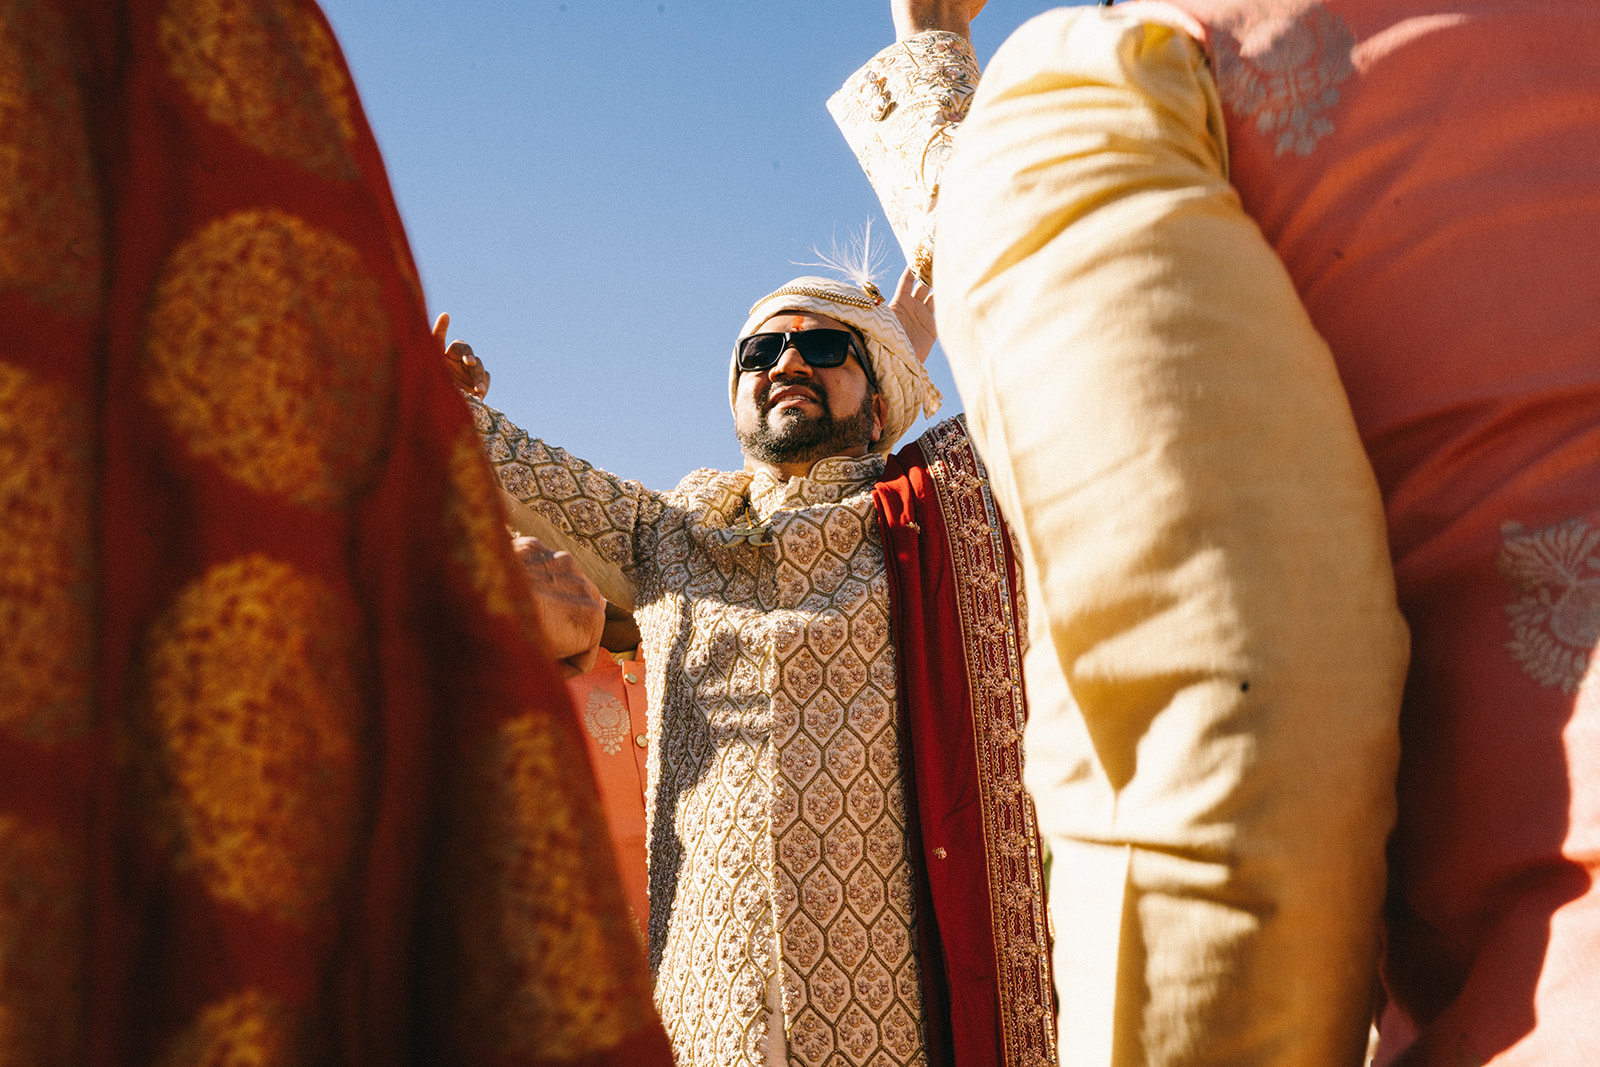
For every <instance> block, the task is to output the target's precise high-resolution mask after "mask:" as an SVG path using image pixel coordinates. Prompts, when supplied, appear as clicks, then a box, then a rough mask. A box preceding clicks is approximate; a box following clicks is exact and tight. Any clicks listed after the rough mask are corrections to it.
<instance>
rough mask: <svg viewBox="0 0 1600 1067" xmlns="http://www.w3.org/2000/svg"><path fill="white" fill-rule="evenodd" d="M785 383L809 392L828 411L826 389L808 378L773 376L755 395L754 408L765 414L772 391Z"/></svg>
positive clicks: (768, 409) (768, 408) (770, 405)
mask: <svg viewBox="0 0 1600 1067" xmlns="http://www.w3.org/2000/svg"><path fill="white" fill-rule="evenodd" d="M786 385H793V386H798V387H800V388H801V389H804V390H806V391H807V392H809V393H810V394H811V395H812V397H813V398H814V399H815V400H816V402H817V403H818V404H820V405H821V406H822V410H824V411H828V410H829V408H828V390H827V389H825V388H823V387H822V386H821V385H820V384H818V383H817V382H815V381H812V380H811V379H809V378H773V379H771V380H769V381H768V382H767V384H766V385H765V386H764V387H763V388H762V389H761V391H760V393H759V394H758V395H757V396H756V409H757V410H758V411H759V412H760V413H761V414H762V415H765V414H766V413H767V412H769V411H771V410H772V399H771V398H772V391H773V390H774V389H780V388H782V387H783V386H786Z"/></svg>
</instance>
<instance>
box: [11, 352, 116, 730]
mask: <svg viewBox="0 0 1600 1067" xmlns="http://www.w3.org/2000/svg"><path fill="white" fill-rule="evenodd" d="M88 442H89V428H88V418H87V416H86V414H85V413H84V412H83V410H82V409H81V408H80V407H79V405H78V404H77V403H76V402H75V401H74V400H73V399H72V397H71V396H69V395H68V394H67V392H66V391H65V390H64V389H62V388H61V387H59V386H57V385H54V384H52V383H49V382H46V381H43V380H41V379H39V378H37V377H35V376H34V375H32V374H29V373H28V372H27V371H24V370H22V369H21V368H18V367H13V366H11V365H9V364H6V363H0V633H3V634H5V635H6V636H5V640H4V641H0V730H4V731H5V732H7V733H9V734H11V735H12V736H14V737H18V738H23V739H26V740H29V741H38V742H44V743H55V742H61V741H65V740H69V739H71V738H73V737H76V736H78V735H79V734H81V733H82V732H83V731H84V730H85V729H86V728H87V727H88V725H89V718H90V715H91V710H90V692H91V689H90V670H91V665H90V650H91V646H92V643H93V637H94V615H93V611H94V605H93V602H92V601H93V592H94V591H93V588H92V583H93V566H94V564H93V557H92V555H91V549H92V546H93V543H94V536H93V530H92V526H91V519H90V516H91V513H92V505H93V493H94V469H93V465H92V462H91V459H90V455H89V443H88Z"/></svg>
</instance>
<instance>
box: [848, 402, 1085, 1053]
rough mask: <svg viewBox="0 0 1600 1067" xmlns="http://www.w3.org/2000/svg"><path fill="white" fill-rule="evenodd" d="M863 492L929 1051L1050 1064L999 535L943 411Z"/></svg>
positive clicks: (1012, 592) (1009, 577)
mask: <svg viewBox="0 0 1600 1067" xmlns="http://www.w3.org/2000/svg"><path fill="white" fill-rule="evenodd" d="M873 499H874V500H875V502H876V503H877V506H878V518H879V528H880V529H881V530H882V532H883V548H884V555H885V557H886V559H887V560H888V564H889V566H888V573H889V600H890V606H891V613H892V616H893V620H894V621H893V626H894V633H895V642H896V648H897V652H898V654H897V656H896V660H897V662H898V664H899V667H898V670H899V686H900V689H899V697H900V714H901V730H902V735H901V736H902V737H903V738H904V741H903V746H902V753H903V760H904V774H905V782H906V793H907V804H906V809H907V816H908V824H909V826H910V832H911V850H912V855H913V856H914V857H916V858H917V859H918V861H919V862H916V863H915V864H914V866H915V868H916V873H915V876H914V878H913V884H914V887H915V893H916V905H917V940H918V950H919V954H920V958H921V961H922V983H923V1004H924V1012H925V1017H926V1019H927V1028H928V1035H927V1038H928V1052H929V1059H930V1062H932V1063H934V1064H941V1065H944V1064H960V1065H961V1067H988V1065H990V1064H993V1065H996V1067H998V1065H1000V1064H1038V1063H1054V1062H1056V1050H1055V1001H1054V995H1053V992H1052V988H1051V984H1050V938H1049V932H1048V927H1047V922H1046V916H1045V884H1044V871H1043V863H1042V855H1041V851H1042V850H1041V848H1040V845H1039V835H1038V829H1037V826H1036V824H1035V820H1034V813H1033V803H1032V801H1031V799H1030V798H1029V797H1028V795H1027V793H1026V792H1025V791H1024V790H1023V788H1022V726H1023V723H1024V722H1025V721H1026V718H1027V706H1026V703H1025V702H1024V698H1023V690H1022V647H1021V638H1020V633H1021V630H1022V624H1023V621H1024V618H1025V611H1024V607H1023V604H1022V602H1021V599H1020V596H1019V591H1018V589H1017V583H1016V581H1015V576H1016V573H1017V572H1016V569H1015V567H1016V561H1015V559H1014V558H1013V554H1012V546H1011V538H1010V534H1009V533H1008V532H1007V530H1006V528H1005V525H1004V523H1003V521H1002V520H1001V518H1000V513H999V510H998V509H997V508H996V506H995V503H994V498H993V497H992V496H991V494H990V492H989V483H988V475H987V472H986V471H985V470H984V467H983V463H982V461H981V460H980V459H979V458H978V455H977V452H976V451H975V450H974V449H973V447H972V443H971V441H970V440H969V439H968V437H967V434H966V426H965V423H964V422H963V421H962V420H960V419H959V418H958V419H950V420H947V421H945V422H942V423H940V424H939V425H937V426H935V427H933V428H932V429H930V430H929V431H928V432H927V433H925V434H924V435H923V436H922V437H921V438H920V439H919V440H918V441H917V442H916V443H915V444H912V445H909V446H907V447H906V448H904V449H902V450H900V451H899V452H898V453H896V454H895V455H893V456H891V457H890V458H889V461H888V464H887V466H886V467H885V468H884V473H883V479H882V481H880V482H879V483H878V485H877V486H876V487H875V488H874V490H873ZM996 619H998V620H1001V623H1002V625H999V626H995V625H993V620H996Z"/></svg>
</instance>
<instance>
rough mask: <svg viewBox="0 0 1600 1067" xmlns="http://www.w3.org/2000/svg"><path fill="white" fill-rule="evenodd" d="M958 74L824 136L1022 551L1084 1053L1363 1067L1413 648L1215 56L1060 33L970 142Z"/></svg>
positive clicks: (1139, 27)
mask: <svg viewBox="0 0 1600 1067" xmlns="http://www.w3.org/2000/svg"><path fill="white" fill-rule="evenodd" d="M1274 25H1276V24H1274ZM1265 37H1266V35H1265V34H1264V33H1263V34H1262V38H1263V39H1265ZM1285 39H1287V40H1291V41H1293V40H1296V39H1295V38H1285ZM958 54H959V55H961V56H964V57H965V58H966V60H967V61H968V62H970V56H971V53H970V50H968V49H967V47H966V45H965V42H964V41H962V39H961V38H959V37H955V36H954V35H950V34H929V35H923V36H920V37H917V38H912V39H911V40H908V41H907V42H905V43H903V44H901V45H897V46H895V47H893V48H891V49H889V50H887V51H886V52H884V53H881V54H880V55H879V56H878V57H876V58H874V59H873V60H872V61H871V63H869V64H868V66H867V67H866V68H865V69H864V70H863V71H862V72H860V73H859V74H857V75H856V76H855V77H854V78H853V79H852V81H851V83H850V84H849V85H848V86H847V87H846V88H845V89H844V90H843V91H841V93H840V94H839V95H838V96H836V97H835V98H834V100H833V101H832V102H831V103H830V107H831V108H832V109H833V111H834V114H835V117H836V118H837V119H838V120H839V122H840V125H841V127H842V128H843V130H844V132H845V136H846V139H847V140H848V141H849V142H850V144H851V145H852V147H854V148H855V149H856V151H857V153H858V154H860V155H861V156H862V157H863V164H864V166H865V168H866V170H867V172H868V174H869V175H870V176H871V177H872V179H873V182H874V185H875V186H876V187H877V189H878V192H879V194H880V196H881V197H882V198H883V199H884V201H885V204H886V209H887V211H888V214H889V217H890V219H891V220H898V221H897V222H896V228H897V231H898V232H899V233H900V236H901V239H902V241H903V242H904V243H905V244H906V246H907V255H908V257H914V259H915V260H916V261H917V262H919V263H920V262H923V261H926V260H929V259H934V260H935V267H934V275H935V279H936V281H937V286H936V288H937V290H938V292H939V294H940V296H939V301H940V307H941V309H942V312H941V315H940V326H941V332H942V333H943V335H944V344H945V348H946V351H947V352H948V354H949V356H950V362H951V366H952V370H953V371H954V373H955V378H956V383H957V385H958V386H959V387H960V389H961V394H962V397H963V399H964V401H965V402H966V405H967V409H968V416H969V420H970V425H971V430H972V436H973V439H974V441H975V442H976V443H977V445H978V447H979V449H980V450H981V451H982V453H983V458H984V462H985V464H986V465H987V467H988V470H989V474H990V476H991V478H992V484H993V489H994V495H995V498H996V500H998V501H999V503H1000V505H1001V507H1002V508H1003V509H1004V511H1005V514H1006V518H1007V520H1008V521H1009V522H1010V524H1011V528H1012V530H1013V531H1014V532H1015V533H1016V534H1017V537H1018V540H1019V542H1020V544H1021V547H1022V555H1023V560H1024V568H1025V570H1024V574H1025V582H1026V584H1027V587H1028V589H1029V591H1030V608H1031V610H1030V618H1029V629H1030V637H1031V647H1030V650H1029V652H1028V656H1027V663H1026V671H1027V679H1028V702H1029V707H1030V718H1029V722H1028V727H1027V737H1026V748H1027V754H1028V761H1029V762H1028V766H1027V774H1026V778H1027V783H1028V786H1029V788H1030V790H1031V791H1032V792H1033V794H1034V797H1035V799H1036V801H1037V803H1038V811H1039V822H1040V828H1041V830H1042V831H1043V833H1044V834H1045V835H1046V837H1047V838H1048V840H1049V843H1050V846H1051V848H1052V851H1053V857H1054V858H1053V866H1052V869H1051V874H1050V882H1051V884H1050V906H1051V915H1052V918H1053V920H1054V925H1055V937H1056V942H1055V944H1056V953H1055V975H1056V983H1057V994H1058V997H1059V1002H1060V1042H1061V1053H1062V1060H1063V1062H1065V1063H1072V1064H1083V1065H1100V1064H1140V1065H1148V1064H1162V1065H1169V1067H1170V1065H1177V1064H1182V1065H1185V1067H1191V1065H1198V1064H1217V1065H1228V1067H1237V1065H1241V1064H1274V1065H1287V1064H1296V1065H1302V1064H1303V1065H1306V1067H1313V1065H1315V1067H1321V1065H1324V1064H1341V1063H1348V1064H1357V1063H1359V1062H1360V1057H1361V1054H1362V1050H1363V1048H1364V1045H1365V1035H1366V1028H1367V1021H1368V1019H1369V1017H1370V1010H1371V1002H1370V994H1371V990H1372V981H1373V976H1374V969H1373V964H1374V956H1375V947H1376V940H1377V931H1376V925H1377V913H1378V906H1379V902H1380V899H1381V895H1382V891H1383V845H1384V839H1385V835H1386V833H1387V831H1388V829H1389V827H1390V824H1391V821H1392V818H1393V812H1394V797H1393V788H1392V782H1393V775H1394V771H1395V765H1396V758H1397V751H1398V745H1397V737H1396V719H1397V712H1398V705H1399V694H1400V690H1401V686H1402V683H1403V678H1404V674H1405V666H1406V633H1405V626H1404V623H1403V622H1402V620H1401V618H1400V616H1399V613H1398V610H1397V608H1396V603H1395V595H1394V582H1393V575H1392V573H1391V569H1390V565H1389V559H1388V552H1387V548H1386V545H1385V541H1384V525H1383V515H1382V510H1381V506H1380V501H1379V499H1378V493H1377V487H1376V483H1375V480H1374V478H1373V474H1372V470H1371V467H1370V466H1369V464H1368V463H1367V461H1366V458H1365V456H1364V454H1363V452H1362V448H1361V443H1360V441H1359V440H1358V438H1357V434H1356V430H1355V425H1354V422H1353V420H1352V417H1351V414H1350V409H1349V405H1348V402H1347V400H1346V398H1345V395H1344V392H1343V390H1342V388H1341V386H1340V382H1339V378H1338V375H1337V373H1336V371H1335V369H1334V365H1333V360H1332V358H1331V355H1330V353H1329V351H1328V349H1327V346H1326V345H1325V344H1324V343H1323V342H1322V340H1321V338H1320V337H1318V336H1317V335H1316V333H1315V331H1314V330H1313V329H1312V326H1311V323H1310V320H1309V319H1308V317H1307V316H1306V313H1305V311H1304V309H1303V308H1302V307H1301V305H1300V302H1299V300H1298V298H1297V296H1296V294H1295V291H1294V289H1293V287H1292V285H1291V284H1290V281H1289V278H1288V276H1287V274H1286V272H1285V271H1284V269H1283V265H1282V263H1281V262H1280V261H1279V260H1278V259H1277V257H1276V256H1275V254H1274V253H1273V250H1272V248H1271V247H1270V246H1269V245H1267V244H1266V242H1265V241H1264V240H1263V238H1262V236H1261V234H1260V232H1259V230H1258V229H1257V227H1256V225H1255V223H1254V222H1253V220H1252V219H1251V218H1250V217H1249V216H1247V215H1246V214H1245V213H1244V212H1243V211H1242V209H1241V208H1240V205H1239V201H1238V198H1237V196H1236V195H1235V194H1234V191H1233V189H1232V188H1231V187H1230V186H1229V184H1228V181H1227V142H1226V137H1225V134H1224V131H1223V127H1222V118H1221V113H1220V110H1219V108H1218V106H1217V98H1216V93H1215V89H1214V87H1213V86H1212V84H1211V81H1210V78H1209V75H1208V74H1207V72H1206V70H1205V60H1204V57H1203V55H1202V54H1201V52H1200V50H1199V48H1198V47H1197V46H1196V45H1195V44H1194V42H1193V41H1192V40H1189V39H1188V38H1186V37H1184V35H1182V34H1180V33H1177V32H1175V31H1174V30H1172V29H1170V28H1167V27H1165V26H1162V25H1160V24H1146V23H1142V22H1141V21H1140V20H1139V18H1138V16H1136V15H1134V14H1132V13H1125V12H1124V9H1123V8H1122V7H1118V8H1117V9H1115V10H1114V11H1112V12H1105V11H1098V10H1096V9H1093V8H1087V9H1077V10H1071V11H1055V12H1051V13H1050V14H1048V15H1045V16H1041V17H1040V18H1038V19H1036V20H1034V21H1033V22H1031V23H1029V24H1028V25H1027V26H1026V27H1024V28H1023V29H1022V30H1021V31H1019V32H1018V33H1017V34H1016V35H1014V36H1013V38H1012V39H1011V41H1010V42H1008V44H1007V46H1006V48H1005V49H1004V50H1002V52H1001V54H1000V55H998V56H997V57H996V59H995V61H994V63H993V64H992V67H991V70H990V71H989V72H988V74H987V75H986V80H985V82H984V85H983V86H982V87H981V88H980V89H979V90H978V91H977V93H976V95H975V97H973V98H972V105H971V106H972V114H971V118H970V120H968V121H967V122H966V123H964V124H963V128H962V129H961V130H960V131H959V132H958V133H957V132H954V131H953V130H952V126H953V124H954V123H955V122H956V121H958V120H959V118H960V116H959V114H956V113H955V112H956V111H957V110H959V109H955V108H952V107H950V106H948V105H950V104H951V103H961V102H963V101H966V100H967V99H968V97H969V96H970V95H971V92H972V90H971V77H972V70H973V68H972V67H970V66H968V65H967V64H966V63H962V62H953V61H947V60H948V59H949V57H950V56H953V55H958ZM935 57H944V58H935ZM947 161H948V162H947ZM936 206H937V207H938V211H939V222H938V225H937V233H938V238H939V248H938V255H937V257H934V256H933V255H932V248H931V246H930V245H929V244H928V243H927V242H928V240H929V238H928V235H929V234H930V233H932V232H933V231H934V230H935V226H934V223H933V220H932V218H931V213H932V212H933V210H934V208H935V207H936ZM1196 263H1201V264H1205V265H1206V266H1205V268H1204V269H1195V267H1194V264H1196Z"/></svg>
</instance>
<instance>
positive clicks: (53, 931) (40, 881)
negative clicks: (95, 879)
mask: <svg viewBox="0 0 1600 1067" xmlns="http://www.w3.org/2000/svg"><path fill="white" fill-rule="evenodd" d="M85 920H86V914H85V902H84V872H83V861H82V857H81V856H79V855H78V854H77V853H76V852H75V851H74V850H73V849H72V848H70V847H69V846H68V845H67V843H66V842H64V841H62V840H61V838H60V837H59V836H58V835H57V834H56V833H55V832H54V831H52V830H50V829H48V828H46V827H42V826H34V825H29V824H28V823H25V822H24V821H23V820H21V819H18V818H16V817H15V816H11V815H5V816H0V1067H67V1065H69V1064H76V1063H79V1062H81V1059H82V1054H83V1033H82V1022H83V1007H84V1005H83V994H84V973H83V972H84V963H85V953H86V950H87V944H86V939H85V931H84V927H85Z"/></svg>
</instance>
